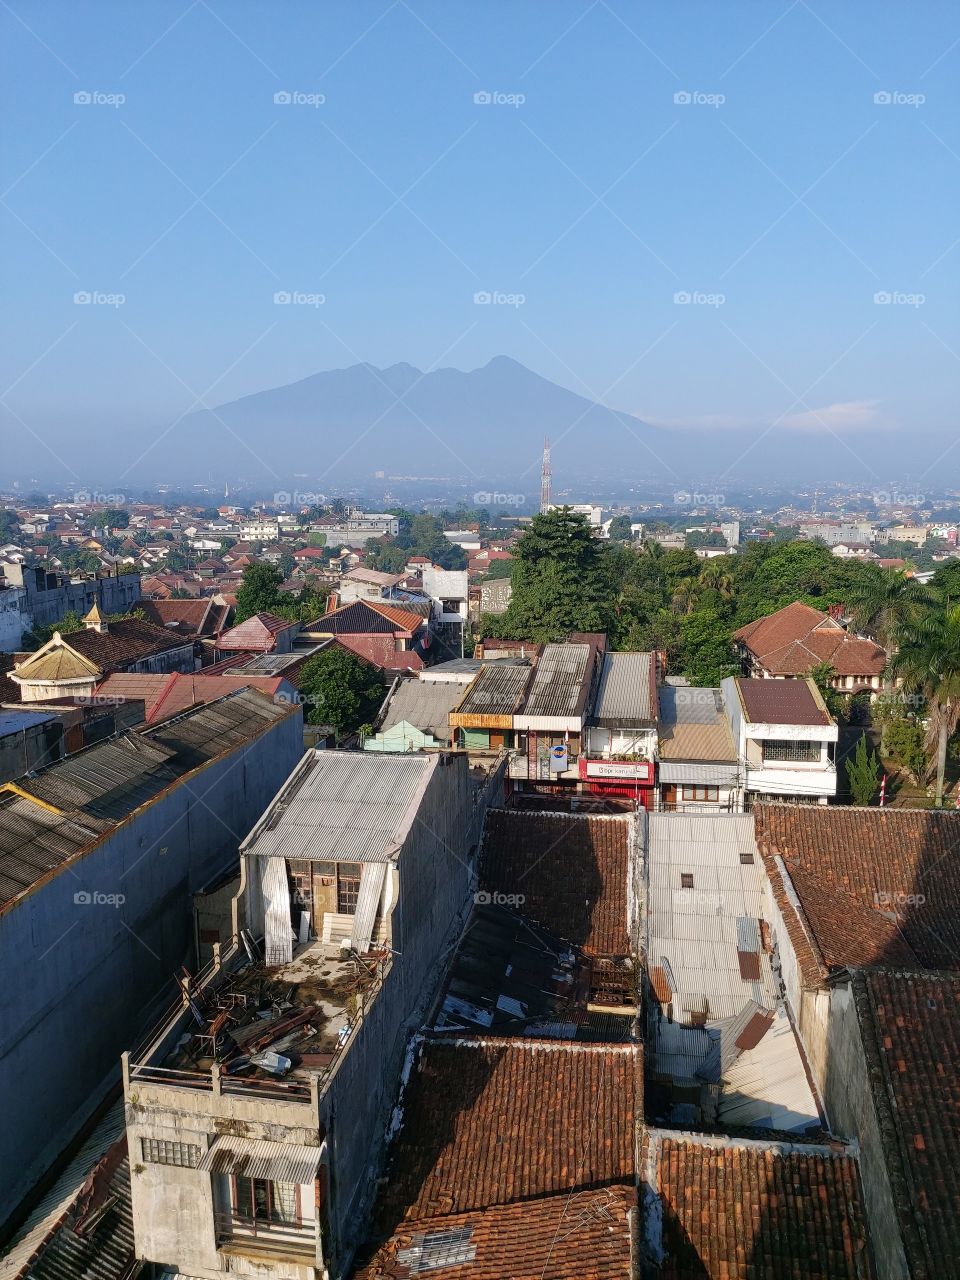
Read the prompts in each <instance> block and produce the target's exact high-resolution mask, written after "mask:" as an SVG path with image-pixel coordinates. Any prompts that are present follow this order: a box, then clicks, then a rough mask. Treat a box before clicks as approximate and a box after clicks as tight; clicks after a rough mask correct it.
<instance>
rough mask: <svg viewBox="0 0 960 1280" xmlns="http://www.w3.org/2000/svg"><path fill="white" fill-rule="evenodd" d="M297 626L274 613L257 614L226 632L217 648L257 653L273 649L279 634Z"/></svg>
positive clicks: (218, 641) (219, 640)
mask: <svg viewBox="0 0 960 1280" xmlns="http://www.w3.org/2000/svg"><path fill="white" fill-rule="evenodd" d="M295 625H296V624H295V623H293V622H288V621H287V620H286V618H278V617H277V616H276V615H275V614H272V613H255V614H254V615H253V617H252V618H247V619H246V621H244V622H241V623H239V624H238V625H237V626H235V627H231V628H230V630H229V631H224V632H223V634H222V635H220V636H219V637H218V639H217V648H218V649H230V650H241V651H242V650H250V651H257V652H259V651H260V650H263V649H272V648H273V647H274V645H275V644H276V636H277V634H278V633H279V632H281V631H285V630H286V629H287V628H288V627H292V626H295Z"/></svg>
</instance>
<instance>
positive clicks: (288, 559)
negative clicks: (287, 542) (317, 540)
mask: <svg viewBox="0 0 960 1280" xmlns="http://www.w3.org/2000/svg"><path fill="white" fill-rule="evenodd" d="M296 566H297V562H296V560H294V558H293V553H292V552H290V551H284V553H283V554H282V555H281V557H280V559H279V561H278V563H277V568H278V569H279V570H280V572H281V573H282V574H283V576H284V578H289V577H290V575H291V573H293V571H294V569H295V568H296Z"/></svg>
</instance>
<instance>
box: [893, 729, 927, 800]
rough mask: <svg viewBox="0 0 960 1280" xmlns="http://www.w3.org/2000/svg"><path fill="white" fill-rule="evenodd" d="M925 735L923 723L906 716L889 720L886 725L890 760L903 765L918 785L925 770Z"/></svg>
mask: <svg viewBox="0 0 960 1280" xmlns="http://www.w3.org/2000/svg"><path fill="white" fill-rule="evenodd" d="M925 736H926V735H925V734H924V731H923V725H922V724H920V723H919V721H917V720H915V719H913V718H911V717H908V716H900V717H898V718H897V719H895V720H890V722H889V724H888V725H887V750H888V751H889V753H890V758H891V760H894V761H896V763H897V764H900V765H903V767H904V768H905V769H906V770H907V772H908V773H909V774H910V776H911V777H912V778H913V780H914V782H916V783H917V784H918V785H919V784H920V783H922V782H923V779H924V776H925V775H926V770H927V752H926V746H925V743H924V739H925Z"/></svg>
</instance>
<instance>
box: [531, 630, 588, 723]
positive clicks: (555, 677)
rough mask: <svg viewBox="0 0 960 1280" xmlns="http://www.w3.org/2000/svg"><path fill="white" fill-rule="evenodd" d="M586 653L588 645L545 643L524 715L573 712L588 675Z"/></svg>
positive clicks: (565, 714)
mask: <svg viewBox="0 0 960 1280" xmlns="http://www.w3.org/2000/svg"><path fill="white" fill-rule="evenodd" d="M590 652H591V651H590V646H589V645H588V644H579V643H577V644H548V645H547V646H546V648H545V649H544V651H543V653H542V654H541V655H540V661H539V662H538V663H537V667H536V671H535V673H534V677H533V684H532V685H531V686H530V693H529V695H528V697H527V705H526V706H525V707H524V710H523V714H524V716H527V717H532V716H573V715H576V714H577V713H578V711H579V710H580V707H581V704H582V699H583V692H584V682H585V681H586V680H588V678H589V672H588V671H587V663H588V662H589V660H590Z"/></svg>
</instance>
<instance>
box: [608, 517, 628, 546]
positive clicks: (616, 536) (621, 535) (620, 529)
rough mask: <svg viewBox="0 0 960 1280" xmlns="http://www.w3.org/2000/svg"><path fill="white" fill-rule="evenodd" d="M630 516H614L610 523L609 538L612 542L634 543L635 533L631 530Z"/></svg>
mask: <svg viewBox="0 0 960 1280" xmlns="http://www.w3.org/2000/svg"><path fill="white" fill-rule="evenodd" d="M630 523H631V521H630V517H629V516H614V517H613V519H612V520H611V521H610V528H609V530H608V532H607V537H608V538H609V539H610V541H611V542H632V541H633V531H632V530H631V528H630Z"/></svg>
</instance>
